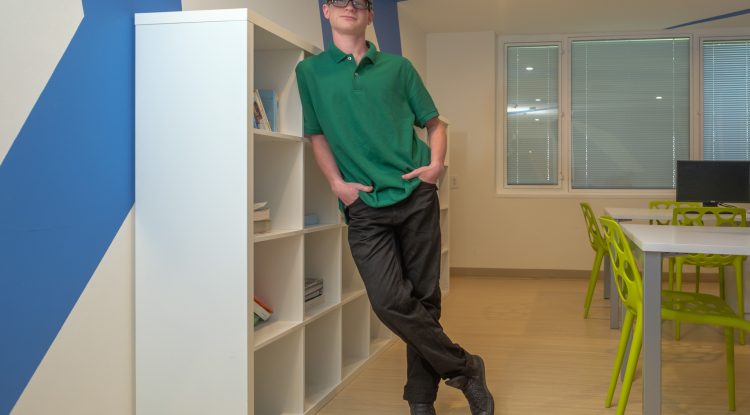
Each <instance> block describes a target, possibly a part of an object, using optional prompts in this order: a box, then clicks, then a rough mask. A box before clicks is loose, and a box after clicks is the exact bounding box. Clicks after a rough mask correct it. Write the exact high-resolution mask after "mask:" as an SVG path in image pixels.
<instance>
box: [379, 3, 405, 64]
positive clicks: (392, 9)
mask: <svg viewBox="0 0 750 415" xmlns="http://www.w3.org/2000/svg"><path fill="white" fill-rule="evenodd" d="M396 3H397V1H396V0H379V1H377V6H378V8H377V10H376V11H375V21H374V25H375V34H376V35H377V36H378V44H379V45H380V50H382V51H383V52H387V53H393V54H395V55H401V29H400V28H399V24H398V7H397V6H396Z"/></svg>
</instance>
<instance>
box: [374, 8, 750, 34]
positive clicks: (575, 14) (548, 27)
mask: <svg viewBox="0 0 750 415" xmlns="http://www.w3.org/2000/svg"><path fill="white" fill-rule="evenodd" d="M376 4H377V3H376ZM748 7H750V1H748V0H626V1H623V0H567V1H562V0H523V1H521V0H406V1H402V2H401V3H399V13H401V14H404V15H406V16H407V17H408V18H410V19H411V20H412V21H414V22H415V23H416V24H417V26H419V28H421V29H422V30H423V31H424V32H426V33H434V32H477V31H494V32H496V33H497V34H498V35H529V34H577V33H602V32H607V33H612V32H630V31H654V30H663V29H666V28H669V27H672V26H676V25H680V24H683V23H688V22H694V21H696V20H701V19H705V18H710V17H714V16H719V15H723V14H727V13H733V12H738V11H747V10H748ZM376 12H377V9H376ZM736 27H741V28H745V29H747V30H749V31H750V13H745V14H743V15H739V16H734V17H728V18H724V19H721V20H716V21H711V22H706V23H699V24H694V25H690V26H686V27H685V28H684V29H683V30H685V31H690V30H695V29H709V28H710V29H715V28H736ZM676 30H677V31H679V29H676Z"/></svg>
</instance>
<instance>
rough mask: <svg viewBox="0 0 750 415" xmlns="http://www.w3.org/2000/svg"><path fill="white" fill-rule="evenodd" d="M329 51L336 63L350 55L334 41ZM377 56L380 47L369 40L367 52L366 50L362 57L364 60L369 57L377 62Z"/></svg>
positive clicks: (373, 61)
mask: <svg viewBox="0 0 750 415" xmlns="http://www.w3.org/2000/svg"><path fill="white" fill-rule="evenodd" d="M328 53H329V54H330V56H331V58H332V59H333V60H334V61H335V62H336V63H339V62H341V61H343V60H344V59H346V57H347V56H349V55H347V54H346V53H344V52H342V51H341V49H339V48H337V47H336V44H334V43H331V44H330V46H329V47H328ZM377 57H378V49H377V48H376V47H375V45H374V44H373V43H372V42H370V41H367V52H365V56H363V57H362V60H365V59H369V60H370V62H371V63H375V60H376V59H377Z"/></svg>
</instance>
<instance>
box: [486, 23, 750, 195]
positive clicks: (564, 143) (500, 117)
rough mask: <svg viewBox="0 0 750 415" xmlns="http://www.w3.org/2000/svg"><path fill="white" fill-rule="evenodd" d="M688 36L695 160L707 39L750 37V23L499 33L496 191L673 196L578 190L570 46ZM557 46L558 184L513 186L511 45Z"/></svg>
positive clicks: (700, 138) (698, 156)
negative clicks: (508, 162) (509, 165)
mask: <svg viewBox="0 0 750 415" xmlns="http://www.w3.org/2000/svg"><path fill="white" fill-rule="evenodd" d="M649 38H652V39H662V38H688V39H689V42H690V56H689V57H688V60H689V62H690V79H689V85H690V86H689V88H690V94H689V96H690V98H689V99H690V102H689V108H690V109H689V111H690V121H689V128H690V135H689V141H690V142H689V147H690V159H692V160H700V159H702V158H703V48H702V45H703V40H728V39H741V40H744V39H750V28H748V29H745V28H733V29H714V30H693V31H671V30H664V31H649V32H612V33H602V34H558V35H544V36H498V37H497V38H496V54H497V59H496V62H497V65H496V67H497V69H496V104H497V105H496V108H497V110H496V113H495V131H496V134H495V136H496V140H495V148H496V154H495V194H496V196H498V197H521V198H577V199H580V198H649V199H674V197H675V191H674V190H673V189H573V188H572V185H571V180H570V175H571V174H572V173H571V172H570V167H571V157H572V147H571V137H570V127H571V125H570V108H571V99H572V96H571V84H570V76H571V73H570V71H571V58H570V56H571V54H570V50H571V45H572V42H573V41H578V40H607V39H610V40H620V39H623V40H624V39H649ZM538 45H558V46H559V47H560V49H559V50H560V55H559V66H558V69H559V75H558V76H559V78H558V88H559V92H558V94H559V95H558V99H559V102H558V117H559V118H558V135H559V136H558V145H559V148H558V158H559V159H558V169H559V171H558V184H557V185H508V184H506V177H505V148H506V146H507V143H506V133H507V131H506V125H505V124H506V123H505V120H506V119H507V108H508V104H507V103H508V100H507V97H506V91H507V86H506V85H505V81H506V76H505V75H506V58H507V48H508V47H509V46H538Z"/></svg>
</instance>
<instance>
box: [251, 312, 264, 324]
mask: <svg viewBox="0 0 750 415" xmlns="http://www.w3.org/2000/svg"><path fill="white" fill-rule="evenodd" d="M261 321H263V319H262V318H260V316H259V315H257V314H255V313H253V327H255V326H257V325H258V324H260V322H261Z"/></svg>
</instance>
